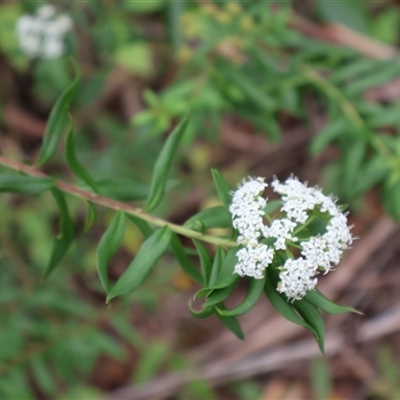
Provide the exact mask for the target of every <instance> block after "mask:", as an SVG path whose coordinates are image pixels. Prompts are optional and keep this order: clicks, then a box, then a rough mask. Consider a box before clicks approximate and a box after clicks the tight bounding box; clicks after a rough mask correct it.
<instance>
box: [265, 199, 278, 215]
mask: <svg viewBox="0 0 400 400" xmlns="http://www.w3.org/2000/svg"><path fill="white" fill-rule="evenodd" d="M280 207H282V201H281V200H272V201H268V202H267V206H266V207H265V208H264V212H265V214H268V215H271V214H272V213H274V212H275V211H277V210H279V208H280Z"/></svg>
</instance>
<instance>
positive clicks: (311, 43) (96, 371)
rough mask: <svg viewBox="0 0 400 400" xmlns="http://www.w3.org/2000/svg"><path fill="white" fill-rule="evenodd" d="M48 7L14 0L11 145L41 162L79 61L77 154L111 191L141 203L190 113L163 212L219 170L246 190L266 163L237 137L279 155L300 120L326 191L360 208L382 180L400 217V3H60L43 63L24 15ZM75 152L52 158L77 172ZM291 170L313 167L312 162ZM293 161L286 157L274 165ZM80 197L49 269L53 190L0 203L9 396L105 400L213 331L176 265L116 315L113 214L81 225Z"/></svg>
mask: <svg viewBox="0 0 400 400" xmlns="http://www.w3.org/2000/svg"><path fill="white" fill-rule="evenodd" d="M41 4H44V2H40V1H6V2H2V3H0V89H1V91H0V129H1V130H0V139H1V141H0V149H1V153H2V155H4V156H7V157H10V158H14V159H24V160H33V159H34V158H35V156H36V155H37V153H38V151H39V148H40V142H41V136H42V134H43V131H44V126H45V121H46V119H47V117H48V115H49V112H50V110H51V107H52V106H53V104H54V102H55V100H56V99H57V97H58V96H59V94H60V93H61V92H62V90H63V89H64V88H65V87H66V86H67V85H68V84H69V82H70V81H71V80H72V78H73V71H72V69H71V64H70V61H69V58H68V57H73V58H75V59H77V60H78V61H79V64H80V66H81V68H82V71H83V76H84V79H83V82H82V85H81V87H80V89H79V95H78V96H77V99H76V101H75V103H74V107H73V113H72V114H73V117H74V123H75V127H76V131H77V134H76V137H75V143H76V149H77V154H78V158H79V159H80V160H82V162H83V163H84V164H85V166H86V167H87V168H88V170H89V171H91V173H92V175H93V176H94V177H95V178H96V180H97V181H98V182H99V186H100V190H101V194H103V195H105V196H109V197H112V198H115V199H119V200H122V201H141V200H143V199H145V198H146V195H147V193H148V190H149V182H150V178H151V172H152V167H153V164H154V161H155V158H156V156H157V154H158V152H159V150H160V149H161V146H162V143H163V140H164V138H165V133H166V132H168V131H169V130H170V129H171V127H172V126H173V125H174V123H175V122H176V121H177V120H178V119H180V118H181V117H183V116H185V115H187V114H188V113H190V116H191V120H190V127H189V129H188V131H187V133H186V136H185V138H184V145H183V146H182V148H181V152H180V154H179V157H178V159H177V160H176V161H175V163H174V168H175V171H174V172H173V173H172V174H171V176H173V177H174V179H171V180H170V181H169V192H168V200H167V201H164V202H163V204H162V205H161V206H160V207H159V208H158V209H157V210H156V213H157V214H158V215H161V216H163V217H165V218H167V219H170V220H172V221H173V222H176V223H183V222H184V221H185V220H187V219H188V218H189V217H190V216H191V215H192V214H193V213H194V212H196V211H198V210H199V209H202V208H207V207H209V206H213V205H216V204H218V200H217V198H216V195H215V193H214V191H213V189H212V183H211V176H210V173H209V170H210V168H211V167H214V166H218V167H219V168H221V169H222V170H224V174H225V176H226V177H227V179H228V180H229V181H230V183H231V184H232V187H233V186H234V185H235V183H236V182H238V181H240V180H241V178H242V177H243V176H245V175H246V174H248V173H251V172H253V171H254V165H253V160H252V157H251V154H249V153H247V154H246V153H245V152H244V153H243V152H242V153H241V152H240V151H239V150H238V148H237V146H236V145H237V143H236V145H232V143H231V145H230V148H229V149H228V150H226V148H225V145H226V140H227V138H226V133H225V134H224V132H225V131H229V130H235V129H238V128H239V129H240V130H242V131H243V132H245V136H246V137H247V138H249V139H250V140H253V141H255V143H263V146H265V148H267V149H268V148H275V147H273V146H279V145H280V146H285V143H286V141H285V140H286V138H287V137H288V134H287V132H288V131H290V130H293V129H294V128H296V127H301V129H303V130H304V131H305V133H306V137H307V143H308V145H307V151H306V155H307V157H308V158H309V159H311V160H313V159H322V160H323V162H322V163H321V164H320V167H321V170H320V171H318V181H319V182H320V183H321V184H322V185H323V187H324V189H326V191H327V192H333V193H335V194H337V195H338V197H339V199H340V201H341V202H342V203H346V204H349V207H350V209H351V210H352V211H355V212H357V211H358V212H360V213H361V215H363V214H362V212H363V210H364V212H365V207H366V206H365V204H364V202H365V194H366V193H371V192H372V193H375V194H376V193H377V192H379V195H376V199H378V200H376V203H374V205H375V207H376V208H378V209H379V212H381V210H382V208H384V210H385V212H387V213H388V214H390V215H391V216H392V217H393V218H394V219H398V218H400V136H399V127H400V102H399V99H400V95H399V92H400V90H397V91H396V90H395V88H396V87H397V88H398V87H399V77H400V63H399V57H398V55H397V53H393V54H391V53H390V51H389V52H387V51H386V50H387V49H393V48H395V46H397V45H398V44H399V30H398V27H399V22H400V7H399V4H398V2H396V1H380V2H369V1H347V2H339V1H338V2H331V1H324V0H319V1H314V2H305V3H302V2H295V1H293V2H290V1H287V2H282V1H276V2H274V1H268V2H266V1H257V0H254V1H246V2H235V1H226V2H223V1H215V2H213V1H208V2H203V1H190V0H188V1H180V2H177V1H173V0H171V1H168V0H155V1H148V2H143V1H131V0H125V1H123V0H121V1H109V2H93V1H80V2H67V3H58V2H54V5H55V6H56V7H57V8H58V10H59V11H62V12H64V13H67V14H68V15H70V16H71V17H72V18H73V21H74V30H73V32H70V33H69V34H68V37H67V39H66V40H67V44H68V53H67V54H66V55H65V56H63V57H61V58H59V59H54V60H48V59H47V60H46V59H35V60H30V59H29V58H27V57H26V56H25V55H24V54H23V53H22V51H21V50H20V48H19V44H18V40H17V36H16V33H15V26H16V22H17V20H18V19H19V18H20V16H21V15H23V14H26V13H33V12H34V11H35V9H36V8H37V7H38V6H39V5H41ZM304 18H306V19H307V20H308V21H314V23H315V24H318V26H326V25H324V24H327V23H334V24H337V23H339V24H341V25H340V26H342V27H347V28H349V29H351V31H352V32H353V33H352V34H353V35H354V32H355V33H358V34H360V35H362V36H359V37H357V38H358V39H359V40H358V42H357V43H358V44H359V48H358V49H354V48H352V46H343V45H339V44H337V43H336V44H332V43H328V42H329V41H326V40H324V39H325V38H324V37H318V35H317V36H315V35H314V36H312V35H311V36H312V37H310V35H305V34H304V29H303V30H302V29H299V21H300V22H301V21H303V22H304V20H303V19H304ZM303 25H304V24H303ZM300 26H302V25H301V23H300ZM343 29H345V28H343ZM344 32H346V31H344ZM328 33H329V31H328ZM360 37H363V38H368V40H377V41H380V42H381V47H380V49H383V50H385V51H386V52H385V51H383V50H382V52H379V51H378V52H377V53H376V54H375V55H372V56H370V54H369V53H368V48H365V46H366V47H368V43H369V42H368V43H367V45H365V44H363V42H362V40H361V39H360ZM371 43H372V42H371ZM373 43H375V42H373ZM363 46H364V47H363ZM385 46H387V47H385ZM389 46H391V47H389ZM363 49H364V50H365V51H364V52H363ZM396 85H397V86H396ZM382 88H384V89H386V90H383V89H382ZM390 88H392V91H391V90H390ZM224 135H225V136H224ZM259 138H262V140H261V141H259V140H260V139H259ZM242 139H243V137H242V135H239V136H238V137H234V138H230V139H229V140H230V141H234V142H235V141H240V140H242ZM235 146H236V147H235ZM239 146H240V145H239ZM228 147H229V146H228ZM227 152H228V153H229V155H227V154H226V153H227ZM61 154H62V152H60V156H59V157H58V158H56V159H55V160H53V161H52V163H51V165H50V166H49V167H47V170H48V171H49V172H51V174H52V175H54V176H58V177H60V178H62V179H72V177H71V176H67V172H66V170H65V167H64V166H65V162H64V160H63V156H62V155H61ZM244 155H246V156H247V157H244ZM295 168H296V170H297V171H300V173H301V171H302V169H301V165H298V164H295ZM282 172H286V170H285V169H283V170H279V169H278V170H277V169H274V165H273V164H272V165H271V167H270V168H268V169H267V171H266V172H265V173H264V174H263V175H265V176H267V178H269V177H270V176H272V175H273V174H275V173H282ZM293 172H296V171H293ZM312 183H317V182H312ZM68 200H69V206H70V211H71V214H72V217H73V219H74V221H76V228H77V231H78V232H79V240H78V241H77V242H76V243H75V244H74V245H73V247H72V248H71V249H70V251H69V252H68V255H67V257H66V258H65V259H64V260H63V262H62V266H61V268H59V269H58V270H57V271H56V272H55V273H54V275H52V276H51V278H49V279H48V280H46V281H43V280H42V273H43V270H44V266H45V265H46V263H47V258H48V254H49V243H50V241H51V237H52V236H53V235H54V234H55V233H56V231H57V228H56V225H57V221H56V219H55V215H56V206H55V204H54V201H53V199H52V198H51V197H50V196H47V195H44V196H34V197H30V198H26V197H23V196H20V195H2V196H1V197H0V206H1V209H2V210H3V211H2V212H1V217H0V221H1V223H0V242H1V247H0V302H1V312H0V319H1V324H0V327H1V328H0V398H5V399H6V398H18V399H22V398H24V399H25V398H26V399H31V398H32V399H33V398H38V399H42V398H43V399H47V398H60V399H77V398H82V399H83V398H100V397H101V396H102V393H104V392H105V391H110V390H113V389H116V388H117V387H120V386H123V385H129V384H132V383H140V382H143V381H146V380H149V379H151V378H152V377H154V376H156V375H157V374H159V373H160V372H163V371H164V372H165V371H175V370H182V369H185V368H187V366H188V365H189V364H190V361H188V360H187V359H186V358H185V349H187V348H190V347H193V346H195V345H196V343H201V342H203V341H204V340H207V339H209V338H210V337H212V333H213V332H214V331H215V329H217V328H215V327H214V325H213V323H211V325H210V326H209V327H207V328H205V326H202V325H200V323H199V322H192V320H191V319H190V316H189V315H188V312H187V310H186V299H187V298H188V293H192V292H193V291H194V288H195V285H194V283H193V282H192V281H191V280H190V279H189V278H187V277H186V276H185V275H183V274H182V273H181V272H179V269H178V267H177V266H176V265H175V263H174V262H173V261H172V259H171V260H168V259H165V260H164V261H163V267H162V268H160V269H158V270H156V272H155V273H154V274H153V275H152V276H151V278H150V279H149V281H148V282H146V284H145V285H144V286H143V287H142V288H141V289H140V290H139V291H137V292H136V293H135V294H133V295H131V296H127V297H126V298H125V299H123V300H121V301H120V302H119V303H118V304H114V305H113V307H112V308H111V309H108V308H107V307H106V306H105V305H104V296H103V293H102V290H101V287H100V283H99V282H98V279H97V277H96V273H95V249H96V245H97V243H98V240H99V239H100V237H101V234H102V231H103V230H104V228H105V227H106V226H107V224H108V223H109V222H110V220H111V218H112V215H111V214H110V213H107V212H104V211H103V212H101V213H100V215H99V218H98V220H97V222H96V224H95V229H94V230H92V231H91V232H90V233H84V220H85V210H82V209H81V208H80V206H79V204H78V203H75V202H74V200H73V199H68ZM360 218H362V217H360ZM142 239H143V238H142V237H141V235H140V232H138V230H137V229H136V228H135V227H134V226H133V225H131V226H129V227H128V229H127V233H126V236H125V239H124V248H123V250H122V251H120V252H119V253H118V255H117V256H116V257H115V258H114V260H113V276H112V278H113V279H116V278H117V277H118V276H119V275H120V274H121V273H122V271H123V269H124V265H126V263H127V260H128V258H129V256H132V255H134V254H135V253H136V250H137V249H138V247H139V246H140V243H141V241H142ZM172 310H175V311H172ZM176 310H177V311H176ZM174 313H176V314H177V315H176V316H175V317H174ZM389 353H390V351H389ZM379 360H380V361H379V369H380V371H381V375H380V376H381V379H380V381H379V382H378V383H377V384H376V386H373V387H369V390H370V393H369V394H370V395H371V396H372V395H373V396H375V397H374V398H396V396H398V393H399V388H398V384H397V383H396V376H397V377H398V369H397V370H396V368H395V361H394V360H393V358H392V357H391V356H390V354H389V355H388V351H387V349H386V350H385V349H382V351H381V353H380V356H379ZM315 362H316V363H318V360H317V361H315ZM316 365H317V366H316V367H315V368H314V367H313V368H311V372H310V382H311V383H310V385H311V386H312V387H313V389H312V390H313V393H314V396H315V398H322V397H321V396H324V398H329V396H331V395H332V393H333V392H332V390H333V389H332V384H331V381H330V379H331V378H330V375H329V370H328V369H327V366H326V365H325V364H324V365H322V366H321V364H316ZM262 388H263V385H262V383H261V382H260V381H258V380H256V379H247V380H244V381H238V382H235V383H234V384H230V385H226V386H224V387H223V388H222V389H221V388H219V389H214V388H213V387H212V386H211V385H210V384H208V383H207V382H203V381H199V382H192V383H190V384H187V385H186V386H185V387H184V389H182V391H181V392H180V394H179V395H177V397H176V398H181V399H189V398H193V399H212V398H215V399H217V398H237V399H255V398H259V397H260V396H261V393H262Z"/></svg>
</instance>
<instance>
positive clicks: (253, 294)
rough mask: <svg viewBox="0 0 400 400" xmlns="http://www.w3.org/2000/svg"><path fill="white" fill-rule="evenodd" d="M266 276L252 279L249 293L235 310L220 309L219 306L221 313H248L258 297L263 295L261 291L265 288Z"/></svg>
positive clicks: (227, 314) (229, 314) (228, 314)
mask: <svg viewBox="0 0 400 400" xmlns="http://www.w3.org/2000/svg"><path fill="white" fill-rule="evenodd" d="M265 279H266V278H265V277H264V278H263V279H252V280H251V282H250V287H249V291H248V293H247V296H246V298H245V299H244V300H243V301H242V303H240V304H239V305H238V306H237V307H235V308H234V309H233V310H220V309H219V308H218V307H217V311H218V313H219V314H220V315H223V316H226V317H229V316H234V315H242V314H246V313H247V312H248V311H249V310H251V309H252V308H253V307H254V306H255V304H256V303H257V301H258V299H259V298H260V296H261V293H262V292H263V290H264V286H265Z"/></svg>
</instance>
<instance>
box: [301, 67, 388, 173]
mask: <svg viewBox="0 0 400 400" xmlns="http://www.w3.org/2000/svg"><path fill="white" fill-rule="evenodd" d="M302 71H303V73H304V75H305V76H306V77H308V78H309V80H310V81H311V82H313V83H314V84H315V85H317V86H319V87H320V88H321V90H323V91H324V92H325V93H326V95H327V96H328V97H330V98H331V99H332V101H336V102H337V103H338V104H339V106H340V108H341V109H342V111H343V113H344V114H345V115H346V116H347V118H348V119H349V121H350V122H351V123H352V124H353V126H354V127H355V128H356V129H361V128H365V122H364V120H363V118H362V117H361V116H360V114H359V113H358V111H357V109H356V108H355V107H354V105H353V104H352V103H351V102H350V101H349V100H348V99H347V98H346V96H345V95H344V94H343V93H342V92H341V91H340V90H339V89H338V88H337V87H336V86H334V85H332V84H331V83H330V82H329V81H328V80H327V79H325V78H324V77H323V76H322V75H321V74H319V73H318V72H317V71H316V70H315V69H313V68H311V67H309V66H306V65H304V66H302ZM369 143H370V145H371V147H372V148H373V149H375V150H376V151H377V152H378V153H379V154H380V155H381V156H383V157H384V158H385V159H387V160H388V162H389V164H391V165H392V166H394V165H395V160H394V159H393V155H392V153H391V151H390V150H389V149H388V148H387V146H386V145H385V144H384V142H383V141H382V140H381V139H380V138H379V137H378V136H376V135H371V136H370V137H369Z"/></svg>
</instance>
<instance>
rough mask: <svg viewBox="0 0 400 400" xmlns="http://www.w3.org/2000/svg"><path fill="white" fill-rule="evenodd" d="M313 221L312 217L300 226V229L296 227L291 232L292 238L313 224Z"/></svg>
mask: <svg viewBox="0 0 400 400" xmlns="http://www.w3.org/2000/svg"><path fill="white" fill-rule="evenodd" d="M314 219H315V215H312V216H311V217H310V218H308V220H307V221H306V223H305V224H303V225H301V226H300V227H298V228H297V229H296V230H295V231H294V232H293V236H297V234H298V233H299V232H301V231H302V230H303V229H304V228H306V227H307V226H308V225H310V224H311V222H313V221H314Z"/></svg>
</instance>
